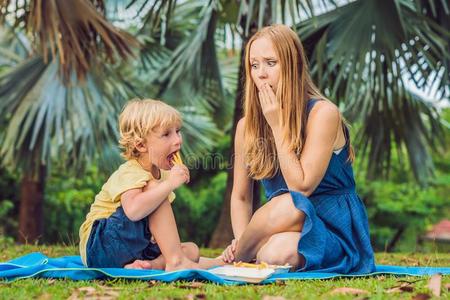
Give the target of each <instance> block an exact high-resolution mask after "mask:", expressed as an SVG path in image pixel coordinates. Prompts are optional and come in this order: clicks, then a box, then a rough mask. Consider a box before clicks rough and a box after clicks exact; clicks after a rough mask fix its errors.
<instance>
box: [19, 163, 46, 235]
mask: <svg viewBox="0 0 450 300" xmlns="http://www.w3.org/2000/svg"><path fill="white" fill-rule="evenodd" d="M45 175H46V167H45V166H44V165H39V166H38V167H37V171H36V172H30V173H27V172H25V174H24V175H23V178H22V182H21V184H20V208H19V234H18V241H19V242H20V243H34V242H36V241H38V239H39V238H40V237H41V236H42V229H43V226H42V225H43V222H42V207H43V202H44V201H43V200H44V186H45Z"/></svg>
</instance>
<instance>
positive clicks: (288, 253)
mask: <svg viewBox="0 0 450 300" xmlns="http://www.w3.org/2000/svg"><path fill="white" fill-rule="evenodd" d="M282 235H283V234H279V235H274V236H272V237H271V238H270V239H269V241H268V242H267V243H266V244H265V245H264V246H263V247H262V248H261V249H260V250H259V251H258V253H257V254H256V260H257V261H258V262H265V263H268V264H271V265H285V264H289V265H291V266H293V267H295V268H296V267H298V265H299V264H300V261H301V259H300V255H299V253H298V251H297V243H298V239H297V238H296V239H295V241H291V243H290V244H291V245H287V244H288V243H286V238H285V237H282Z"/></svg>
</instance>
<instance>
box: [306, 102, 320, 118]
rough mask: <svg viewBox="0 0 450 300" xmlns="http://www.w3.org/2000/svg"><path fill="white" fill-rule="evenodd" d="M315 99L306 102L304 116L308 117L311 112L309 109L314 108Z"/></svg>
mask: <svg viewBox="0 0 450 300" xmlns="http://www.w3.org/2000/svg"><path fill="white" fill-rule="evenodd" d="M317 101H319V100H317V99H309V100H308V102H307V103H306V115H309V113H310V112H311V109H312V108H313V107H314V104H316V103H317Z"/></svg>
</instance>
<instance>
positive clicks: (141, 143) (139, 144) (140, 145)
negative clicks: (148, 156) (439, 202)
mask: <svg viewBox="0 0 450 300" xmlns="http://www.w3.org/2000/svg"><path fill="white" fill-rule="evenodd" d="M134 147H135V148H136V150H137V151H139V152H141V153H144V152H147V151H148V149H147V145H146V142H145V140H144V139H138V140H136V141H135V143H134Z"/></svg>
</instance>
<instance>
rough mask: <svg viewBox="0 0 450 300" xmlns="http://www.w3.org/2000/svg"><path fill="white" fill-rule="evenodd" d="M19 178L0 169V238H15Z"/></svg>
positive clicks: (17, 216)
mask: <svg viewBox="0 0 450 300" xmlns="http://www.w3.org/2000/svg"><path fill="white" fill-rule="evenodd" d="M18 180H19V176H18V175H17V174H15V173H11V172H9V171H8V170H7V169H5V168H2V167H0V191H1V194H0V220H2V222H0V236H1V235H6V236H10V237H11V236H15V235H16V233H17V228H18V222H19V205H18V203H19V186H18Z"/></svg>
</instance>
